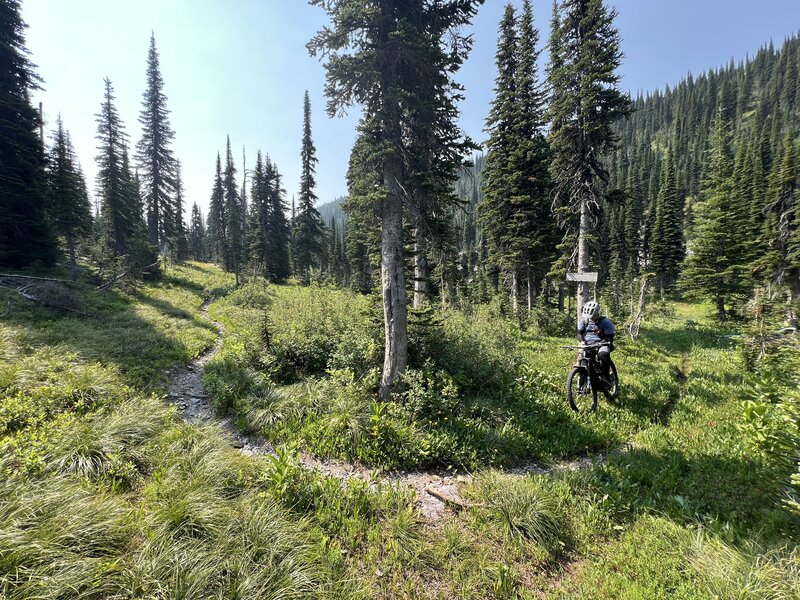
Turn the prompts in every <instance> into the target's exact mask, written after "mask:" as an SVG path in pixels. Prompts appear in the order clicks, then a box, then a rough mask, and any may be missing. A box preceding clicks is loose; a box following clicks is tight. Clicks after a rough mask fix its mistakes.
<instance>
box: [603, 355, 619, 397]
mask: <svg viewBox="0 0 800 600" xmlns="http://www.w3.org/2000/svg"><path fill="white" fill-rule="evenodd" d="M608 379H609V381H610V382H611V388H610V389H605V390H603V393H604V394H605V395H606V398H607V399H608V400H610V401H614V400H616V399H617V398H619V376H618V375H617V366H616V365H615V364H614V361H612V360H611V359H610V358H609V365H608Z"/></svg>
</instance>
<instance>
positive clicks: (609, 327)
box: [603, 319, 617, 344]
mask: <svg viewBox="0 0 800 600" xmlns="http://www.w3.org/2000/svg"><path fill="white" fill-rule="evenodd" d="M603 325H604V327H603V338H604V340H605V341H607V342H610V343H612V344H613V343H614V335H615V334H616V333H617V331H616V329H614V324H613V323H612V322H611V319H605V323H604V324H603Z"/></svg>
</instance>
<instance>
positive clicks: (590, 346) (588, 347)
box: [562, 342, 611, 350]
mask: <svg viewBox="0 0 800 600" xmlns="http://www.w3.org/2000/svg"><path fill="white" fill-rule="evenodd" d="M610 345H611V342H597V343H596V344H583V343H582V344H581V345H580V346H562V348H564V349H565V350H593V349H595V348H602V347H603V346H610Z"/></svg>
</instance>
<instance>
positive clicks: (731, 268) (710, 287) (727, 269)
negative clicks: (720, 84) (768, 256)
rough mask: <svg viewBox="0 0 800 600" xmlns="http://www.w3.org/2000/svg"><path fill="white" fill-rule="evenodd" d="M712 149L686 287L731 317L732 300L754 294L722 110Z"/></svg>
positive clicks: (722, 316) (743, 219)
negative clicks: (747, 263) (739, 232)
mask: <svg viewBox="0 0 800 600" xmlns="http://www.w3.org/2000/svg"><path fill="white" fill-rule="evenodd" d="M714 123H715V124H714V132H713V135H712V137H711V140H710V143H711V147H710V149H709V158H708V171H707V176H706V181H705V184H704V189H703V193H702V198H701V201H700V202H699V204H698V206H697V212H696V216H695V219H696V224H695V234H694V238H693V241H692V245H691V248H690V252H689V253H688V255H687V257H686V261H685V264H684V269H683V280H682V283H683V287H684V289H685V290H687V291H688V292H690V293H692V294H695V295H700V296H705V297H708V298H710V299H711V300H713V301H714V304H715V306H716V309H717V317H718V318H719V319H720V320H726V319H727V318H728V313H729V307H726V304H729V302H730V301H731V299H733V298H736V297H741V296H743V295H745V294H746V293H747V291H748V289H749V288H748V277H747V267H746V265H745V262H746V260H747V254H746V245H747V240H746V239H744V238H743V236H740V235H736V232H737V229H738V228H739V227H740V225H741V224H742V223H745V222H746V215H742V214H739V213H738V212H737V210H736V204H735V203H733V204H732V203H731V198H732V196H733V164H732V159H731V156H730V135H731V134H730V131H729V127H730V124H729V123H727V122H726V121H725V119H724V112H723V110H722V107H720V108H719V109H718V110H717V116H716V117H715V122H714Z"/></svg>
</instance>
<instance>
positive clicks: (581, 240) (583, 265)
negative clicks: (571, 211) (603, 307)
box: [576, 198, 591, 321]
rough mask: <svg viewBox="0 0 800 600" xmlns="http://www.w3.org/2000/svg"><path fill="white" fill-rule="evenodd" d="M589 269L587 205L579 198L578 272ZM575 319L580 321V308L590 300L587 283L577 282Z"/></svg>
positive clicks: (585, 200)
mask: <svg viewBox="0 0 800 600" xmlns="http://www.w3.org/2000/svg"><path fill="white" fill-rule="evenodd" d="M588 271H589V205H588V201H587V199H586V198H583V200H581V221H580V229H579V230H578V273H588ZM576 300H577V303H578V305H577V315H576V316H577V320H578V321H580V318H581V309H582V308H583V305H584V304H586V303H587V302H588V301H589V300H591V296H590V293H589V283H588V282H585V281H579V282H578V295H577V298H576Z"/></svg>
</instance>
